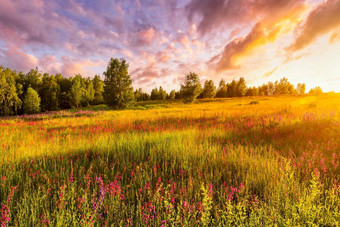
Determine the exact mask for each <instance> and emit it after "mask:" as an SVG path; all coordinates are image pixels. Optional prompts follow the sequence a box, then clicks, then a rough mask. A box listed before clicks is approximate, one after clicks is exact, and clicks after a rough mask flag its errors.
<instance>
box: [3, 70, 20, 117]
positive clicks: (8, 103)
mask: <svg viewBox="0 0 340 227" xmlns="http://www.w3.org/2000/svg"><path fill="white" fill-rule="evenodd" d="M13 74H15V72H13V71H12V70H11V69H9V68H7V69H5V70H4V69H3V68H2V67H1V68H0V116H8V115H13V114H16V113H17V112H18V110H19V108H20V107H21V104H22V101H21V100H20V98H19V97H18V92H20V90H19V91H18V89H19V88H18V86H16V83H15V76H14V75H13Z"/></svg>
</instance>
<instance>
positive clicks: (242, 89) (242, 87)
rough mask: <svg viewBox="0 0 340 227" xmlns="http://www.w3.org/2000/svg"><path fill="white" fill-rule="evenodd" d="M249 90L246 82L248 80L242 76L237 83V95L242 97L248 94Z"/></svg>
mask: <svg viewBox="0 0 340 227" xmlns="http://www.w3.org/2000/svg"><path fill="white" fill-rule="evenodd" d="M246 91H247V84H246V80H245V79H244V78H243V77H241V78H240V79H239V80H238V82H237V85H236V95H235V96H237V97H242V96H244V95H245V94H246Z"/></svg>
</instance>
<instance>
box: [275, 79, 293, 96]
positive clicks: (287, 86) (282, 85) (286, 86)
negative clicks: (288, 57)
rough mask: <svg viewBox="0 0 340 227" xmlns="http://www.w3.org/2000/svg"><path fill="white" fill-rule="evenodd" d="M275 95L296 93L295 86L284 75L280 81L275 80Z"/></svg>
mask: <svg viewBox="0 0 340 227" xmlns="http://www.w3.org/2000/svg"><path fill="white" fill-rule="evenodd" d="M274 86H275V91H274V94H275V95H284V94H294V93H295V90H294V86H293V85H292V84H291V83H289V82H288V79H287V78H285V77H283V78H282V79H280V81H279V82H278V81H275V84H274Z"/></svg>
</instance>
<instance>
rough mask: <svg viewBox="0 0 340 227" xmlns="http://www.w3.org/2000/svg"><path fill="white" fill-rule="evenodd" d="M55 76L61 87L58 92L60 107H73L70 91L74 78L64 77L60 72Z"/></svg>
mask: <svg viewBox="0 0 340 227" xmlns="http://www.w3.org/2000/svg"><path fill="white" fill-rule="evenodd" d="M54 78H55V80H56V82H57V84H58V85H59V88H60V92H59V94H58V104H59V108H60V109H68V108H70V107H71V100H70V93H71V87H72V79H68V78H65V77H62V76H61V75H60V74H56V75H55V76H54Z"/></svg>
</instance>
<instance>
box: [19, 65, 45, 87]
mask: <svg viewBox="0 0 340 227" xmlns="http://www.w3.org/2000/svg"><path fill="white" fill-rule="evenodd" d="M41 78H42V76H41V73H40V72H39V69H38V67H36V68H35V69H31V70H30V71H29V72H28V73H27V74H26V75H24V77H23V78H22V85H23V90H24V91H26V90H27V89H28V87H31V88H33V89H34V90H36V91H37V92H39V90H40V87H41V83H42V80H41Z"/></svg>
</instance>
